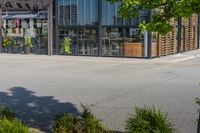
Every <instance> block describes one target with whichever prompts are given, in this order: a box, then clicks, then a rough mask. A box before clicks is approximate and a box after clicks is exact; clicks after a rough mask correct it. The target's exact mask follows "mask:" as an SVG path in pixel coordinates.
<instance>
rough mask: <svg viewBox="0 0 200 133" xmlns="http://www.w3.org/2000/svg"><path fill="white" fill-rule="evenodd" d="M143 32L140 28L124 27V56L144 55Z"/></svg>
mask: <svg viewBox="0 0 200 133" xmlns="http://www.w3.org/2000/svg"><path fill="white" fill-rule="evenodd" d="M144 50H145V48H144V33H143V32H142V31H141V30H140V28H126V30H125V44H124V56H125V57H144Z"/></svg>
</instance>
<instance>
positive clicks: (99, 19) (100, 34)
mask: <svg viewBox="0 0 200 133" xmlns="http://www.w3.org/2000/svg"><path fill="white" fill-rule="evenodd" d="M98 2H99V14H98V46H99V47H98V54H99V56H100V57H101V56H102V0H99V1H98Z"/></svg>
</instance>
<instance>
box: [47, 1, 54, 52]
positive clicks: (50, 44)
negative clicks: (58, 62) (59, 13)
mask: <svg viewBox="0 0 200 133" xmlns="http://www.w3.org/2000/svg"><path fill="white" fill-rule="evenodd" d="M52 54H53V0H49V5H48V55H52Z"/></svg>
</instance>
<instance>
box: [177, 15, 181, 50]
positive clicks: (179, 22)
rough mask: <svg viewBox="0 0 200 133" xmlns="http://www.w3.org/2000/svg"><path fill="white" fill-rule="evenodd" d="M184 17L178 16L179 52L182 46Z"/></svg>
mask: <svg viewBox="0 0 200 133" xmlns="http://www.w3.org/2000/svg"><path fill="white" fill-rule="evenodd" d="M181 33H182V18H181V17H178V47H177V51H178V53H180V52H181V46H182V43H181V42H182V35H181Z"/></svg>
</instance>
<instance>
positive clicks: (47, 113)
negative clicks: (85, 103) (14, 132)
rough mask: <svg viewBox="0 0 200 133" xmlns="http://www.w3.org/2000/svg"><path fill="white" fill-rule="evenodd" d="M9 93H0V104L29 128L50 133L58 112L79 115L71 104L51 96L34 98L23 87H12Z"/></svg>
mask: <svg viewBox="0 0 200 133" xmlns="http://www.w3.org/2000/svg"><path fill="white" fill-rule="evenodd" d="M9 91H10V93H5V92H0V104H2V105H5V106H7V107H9V108H10V109H11V110H12V111H13V112H15V113H16V117H17V118H19V119H21V120H23V121H24V122H25V123H27V124H28V125H29V126H31V127H34V128H38V129H40V130H42V131H45V132H50V130H51V126H52V123H53V120H54V119H55V115H57V114H59V113H60V112H67V113H72V114H75V115H80V113H79V111H78V110H77V108H76V107H75V105H74V104H72V103H66V102H65V103H61V102H59V101H58V100H56V99H54V97H53V96H36V95H35V94H34V92H32V91H29V90H28V89H26V88H23V87H13V88H11V89H10V90H9Z"/></svg>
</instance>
